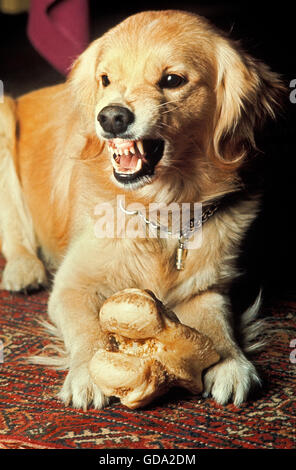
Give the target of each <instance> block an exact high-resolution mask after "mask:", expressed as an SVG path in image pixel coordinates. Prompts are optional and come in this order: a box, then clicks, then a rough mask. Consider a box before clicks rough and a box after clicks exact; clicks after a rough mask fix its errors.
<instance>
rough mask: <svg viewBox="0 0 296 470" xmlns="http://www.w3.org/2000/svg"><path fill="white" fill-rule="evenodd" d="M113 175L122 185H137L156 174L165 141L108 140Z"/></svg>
mask: <svg viewBox="0 0 296 470" xmlns="http://www.w3.org/2000/svg"><path fill="white" fill-rule="evenodd" d="M108 148H109V152H110V154H111V161H112V165H113V174H114V177H115V179H116V180H117V181H119V182H120V183H123V184H126V183H135V182H140V180H141V179H143V178H145V177H147V176H152V175H153V174H154V170H155V167H156V165H157V163H158V162H159V161H160V159H161V158H162V156H163V152H164V141H163V140H161V139H157V140H156V139H143V140H126V139H117V138H116V139H111V140H108Z"/></svg>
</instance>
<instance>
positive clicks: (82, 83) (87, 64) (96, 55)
mask: <svg viewBox="0 0 296 470" xmlns="http://www.w3.org/2000/svg"><path fill="white" fill-rule="evenodd" d="M101 50H102V38H99V39H96V40H95V41H93V42H92V43H91V44H90V45H89V46H88V48H87V49H86V50H85V51H84V52H83V53H82V54H81V55H80V56H79V57H78V58H77V59H76V60H75V62H74V63H73V65H72V68H71V71H70V73H69V75H68V85H69V89H70V93H71V95H72V97H73V102H74V104H75V105H76V106H77V107H79V108H80V112H83V113H87V115H88V119H89V118H90V113H91V112H92V111H93V110H94V106H95V98H96V92H97V88H98V86H97V78H96V70H97V66H98V62H99V59H100V55H101Z"/></svg>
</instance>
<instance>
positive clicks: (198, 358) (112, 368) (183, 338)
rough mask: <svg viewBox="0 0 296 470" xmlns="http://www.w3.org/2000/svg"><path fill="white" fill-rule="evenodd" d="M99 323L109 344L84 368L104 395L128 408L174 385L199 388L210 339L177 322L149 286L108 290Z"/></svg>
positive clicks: (210, 357)
mask: <svg viewBox="0 0 296 470" xmlns="http://www.w3.org/2000/svg"><path fill="white" fill-rule="evenodd" d="M197 315H198V312H197ZM100 324H101V328H102V330H103V331H104V332H106V333H108V338H109V344H108V345H107V347H106V348H105V349H99V350H97V351H96V353H95V354H94V356H93V358H92V359H91V361H90V364H89V368H90V373H91V376H92V378H93V380H94V382H95V383H96V384H97V385H98V386H99V387H100V388H101V390H102V391H103V392H104V393H105V395H107V396H116V397H118V398H119V399H120V401H121V403H122V404H123V405H125V406H127V407H128V408H132V409H134V408H139V407H143V406H145V405H147V404H148V403H149V402H151V401H152V400H154V399H155V398H156V397H158V396H160V395H163V394H164V393H165V392H167V391H168V390H169V389H170V388H171V387H174V386H178V387H185V388H186V389H188V390H190V392H192V393H194V394H195V393H200V392H202V389H203V384H202V377H201V374H202V371H203V370H204V369H206V368H208V367H209V366H211V365H212V364H214V363H216V362H217V361H218V360H219V355H218V354H217V352H216V351H215V349H214V347H213V344H212V341H211V340H210V339H209V338H208V337H206V336H204V335H202V334H201V333H199V332H198V331H196V330H195V329H193V328H190V327H188V326H185V325H183V324H182V323H180V322H179V320H178V319H177V317H176V315H175V314H174V313H173V312H172V311H169V310H168V309H166V308H165V307H164V305H163V304H162V303H161V302H160V301H159V300H158V299H157V298H156V297H155V296H154V294H153V293H152V292H150V291H144V290H140V289H125V290H123V291H120V292H118V293H116V294H114V295H112V296H111V297H109V298H108V299H107V300H106V301H105V303H104V304H103V306H102V308H101V310H100Z"/></svg>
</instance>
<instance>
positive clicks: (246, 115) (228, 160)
mask: <svg viewBox="0 0 296 470" xmlns="http://www.w3.org/2000/svg"><path fill="white" fill-rule="evenodd" d="M69 83H70V86H71V88H72V90H73V91H74V94H75V98H76V100H77V102H78V105H79V106H80V109H81V112H82V115H83V122H84V123H85V126H86V129H87V132H89V133H93V134H94V133H95V134H96V136H97V137H98V138H99V139H101V140H102V139H103V141H105V143H106V146H107V148H108V149H109V153H110V168H109V171H110V174H112V179H113V181H114V182H115V183H116V184H117V185H119V186H121V187H124V188H127V189H136V188H142V189H141V190H142V192H143V191H144V192H145V191H146V192H147V191H148V189H147V187H149V191H150V192H151V190H152V188H154V192H155V193H156V192H158V193H159V192H164V187H166V190H165V192H166V194H167V193H168V192H170V193H171V194H172V192H174V196H172V197H174V198H175V200H176V199H179V195H180V193H181V192H182V193H183V196H184V192H185V193H186V194H187V197H188V196H189V197H192V196H193V194H194V195H195V197H196V196H197V194H198V197H201V198H205V197H207V196H206V194H207V193H208V192H209V191H210V192H212V193H213V192H214V193H215V192H216V193H217V192H219V191H220V192H223V191H224V190H225V188H224V186H225V185H227V182H228V183H229V181H233V180H234V176H233V175H234V173H235V172H236V170H237V168H238V167H239V166H240V165H241V164H242V162H243V161H244V160H245V157H246V155H247V153H248V152H249V150H250V148H254V147H255V142H254V130H255V129H256V127H257V126H258V125H260V124H261V123H262V122H263V121H264V119H265V118H266V116H268V115H270V116H273V115H274V109H275V107H276V105H277V103H278V97H279V95H280V93H281V91H282V85H281V82H280V80H279V78H278V76H277V75H276V74H275V73H273V72H271V71H270V70H269V68H268V67H267V66H265V65H264V64H262V63H260V62H258V61H256V60H254V59H253V58H251V57H250V56H249V55H247V54H246V53H244V52H243V51H241V50H240V47H239V45H237V44H236V43H234V42H231V41H230V40H229V39H228V38H227V37H226V36H225V35H223V34H222V33H220V32H219V31H218V30H216V29H215V28H214V27H212V26H211V25H210V24H209V23H208V22H207V21H206V20H205V19H203V18H200V17H198V16H196V15H193V14H190V13H185V12H181V11H173V10H170V11H152V12H144V13H139V14H136V15H134V16H131V17H129V18H128V19H126V20H125V21H123V22H122V23H120V24H119V25H118V26H116V27H115V28H113V29H111V30H110V31H108V32H107V33H106V34H105V35H104V36H103V37H101V38H99V39H98V40H96V41H94V42H93V43H92V44H91V45H90V46H89V48H88V49H87V50H86V51H85V52H84V53H83V54H82V55H81V56H80V57H79V58H78V60H77V61H76V62H75V64H74V66H73V69H72V72H71V74H70V77H69ZM111 163H112V166H111ZM229 175H230V176H229ZM210 188H211V189H210ZM214 188H215V189H214ZM223 188H224V189H223ZM164 197H165V196H164Z"/></svg>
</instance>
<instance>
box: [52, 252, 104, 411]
mask: <svg viewBox="0 0 296 470" xmlns="http://www.w3.org/2000/svg"><path fill="white" fill-rule="evenodd" d="M78 251H79V250H78ZM79 258H80V259H76V257H75V256H73V254H71V251H70V253H68V255H67V256H66V258H65V260H64V262H63V264H62V265H61V267H60V269H59V271H58V272H57V275H56V278H55V282H54V288H53V291H52V294H51V296H50V299H49V305H48V312H49V316H50V319H51V320H52V321H53V322H54V323H55V325H56V326H57V328H58V330H59V331H60V334H61V336H62V339H63V341H64V344H65V349H66V352H67V354H68V361H69V362H68V366H69V372H68V375H67V377H66V379H65V382H64V385H63V387H62V389H61V391H60V393H59V397H60V399H61V400H62V401H63V402H64V403H65V404H66V405H68V404H70V403H72V405H73V406H74V407H75V408H83V409H86V408H87V406H88V405H90V404H91V403H92V404H93V406H94V407H95V408H97V409H100V408H102V407H103V406H104V405H105V404H107V401H108V400H107V398H106V397H105V396H104V395H103V393H102V392H101V391H100V390H99V388H98V387H97V386H96V385H95V384H94V383H93V381H92V380H91V378H90V375H89V370H88V364H89V361H90V359H91V358H92V356H93V354H94V352H95V350H96V348H98V347H104V334H103V333H102V331H101V329H100V325H99V309H100V306H101V302H102V300H103V298H102V296H101V297H100V294H99V292H98V289H97V287H98V285H99V279H96V278H95V275H94V273H93V277H92V276H91V275H90V274H89V269H88V268H89V266H87V265H85V266H84V265H83V264H84V263H87V260H89V257H83V256H82V257H81V256H80V257H79ZM93 259H94V258H93Z"/></svg>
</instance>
